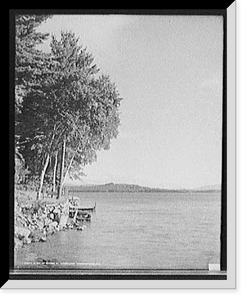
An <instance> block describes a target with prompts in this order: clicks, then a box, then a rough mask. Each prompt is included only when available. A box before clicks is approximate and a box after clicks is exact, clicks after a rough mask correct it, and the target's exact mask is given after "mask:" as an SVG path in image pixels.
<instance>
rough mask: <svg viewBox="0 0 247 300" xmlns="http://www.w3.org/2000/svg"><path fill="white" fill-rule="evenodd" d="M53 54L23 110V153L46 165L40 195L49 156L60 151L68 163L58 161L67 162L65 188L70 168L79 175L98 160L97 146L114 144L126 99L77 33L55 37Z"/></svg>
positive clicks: (40, 171)
mask: <svg viewBox="0 0 247 300" xmlns="http://www.w3.org/2000/svg"><path fill="white" fill-rule="evenodd" d="M48 58H49V59H45V60H44V65H43V68H44V69H45V72H44V73H43V74H45V76H43V79H42V80H41V81H39V82H38V84H36V85H35V86H33V87H32V88H31V89H29V90H28V91H27V93H26V95H25V96H24V97H23V103H22V109H21V125H22V126H20V128H21V129H22V138H23V141H24V143H23V147H22V153H23V156H27V157H28V159H27V161H29V160H30V162H31V161H32V160H34V159H35V158H36V161H38V162H39V165H41V166H42V167H41V168H39V166H36V171H38V172H39V173H40V185H39V189H38V194H37V197H38V198H39V197H40V192H41V190H42V186H43V182H44V177H45V173H46V171H47V169H48V167H49V162H50V159H51V157H52V156H54V155H55V154H56V153H57V151H58V150H59V149H63V151H64V153H63V155H62V157H64V158H65V162H64V163H63V159H60V161H59V163H60V166H61V165H63V164H64V166H65V168H64V169H65V171H63V167H62V171H61V176H60V182H59V191H60V190H61V188H62V186H63V183H64V176H65V175H67V174H69V173H70V170H73V172H72V173H73V174H74V175H75V172H76V170H79V169H81V168H79V166H83V165H86V164H87V163H91V162H92V161H94V160H95V159H96V152H97V151H98V150H100V149H102V148H103V149H108V148H109V146H110V140H111V139H112V138H115V137H116V136H117V134H118V130H117V129H118V125H119V112H118V108H119V105H120V102H121V98H120V96H119V93H118V91H117V89H116V86H115V84H113V83H111V81H110V78H109V77H108V76H105V75H99V74H98V73H99V69H98V68H97V67H96V65H95V64H93V60H94V59H93V56H92V55H91V54H90V53H88V52H87V51H86V49H82V47H81V46H79V45H78V38H76V37H75V35H74V34H73V33H71V32H62V33H61V38H60V40H58V39H56V38H55V37H54V36H53V37H52V41H51V53H50V54H49V57H48ZM65 141H66V148H65ZM62 145H63V147H62ZM54 166H55V164H54ZM53 173H54V172H53ZM53 182H54V180H53ZM58 194H59V195H60V192H59V193H58Z"/></svg>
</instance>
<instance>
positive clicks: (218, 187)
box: [195, 184, 221, 191]
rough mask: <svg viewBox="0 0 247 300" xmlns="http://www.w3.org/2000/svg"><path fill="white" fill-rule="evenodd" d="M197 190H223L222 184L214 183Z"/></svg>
mask: <svg viewBox="0 0 247 300" xmlns="http://www.w3.org/2000/svg"><path fill="white" fill-rule="evenodd" d="M195 190H196V191H221V185H220V184H214V185H205V186H201V187H199V188H197V189H195Z"/></svg>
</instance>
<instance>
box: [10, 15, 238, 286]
mask: <svg viewBox="0 0 247 300" xmlns="http://www.w3.org/2000/svg"><path fill="white" fill-rule="evenodd" d="M147 11H148V10H147ZM12 18H13V19H14V28H13V32H12V35H13V36H14V57H12V59H13V67H14V70H13V78H14V86H13V94H14V99H13V115H14V124H13V145H14V150H13V153H14V168H13V175H14V176H13V177H14V179H13V199H12V201H13V230H12V233H13V236H12V237H10V238H12V243H13V255H12V258H13V262H12V263H13V268H12V270H11V276H12V278H13V279H22V276H23V278H24V279H48V280H50V279H56V278H59V279H73V278H77V279H81V280H83V279H89V277H90V279H98V280H100V279H121V280H123V279H130V280H132V279H139V280H142V279H146V280H147V281H148V279H150V280H152V279H163V280H166V279H173V280H176V279H178V281H179V280H180V281H182V280H188V279H193V280H194V279H201V280H202V281H204V280H205V281H208V282H209V283H210V282H211V283H212V284H213V282H214V283H215V284H216V287H217V284H219V286H220V284H222V285H224V283H225V282H226V281H227V280H228V279H229V278H230V277H231V274H229V263H228V258H229V256H228V254H229V252H228V248H227V238H228V234H229V232H228V231H227V224H228V223H227V221H231V220H234V217H232V219H231V220H230V219H229V218H227V217H228V214H229V210H228V209H229V207H232V206H231V205H233V207H234V201H235V199H234V198H232V199H231V197H229V195H228V189H227V187H228V186H227V184H228V181H227V179H229V178H227V167H228V166H229V165H227V134H228V130H227V129H228V127H227V123H226V122H227V121H228V120H227V121H226V113H227V108H228V107H230V105H229V106H227V104H228V101H232V103H233V104H232V105H233V107H234V101H235V100H234V99H229V97H228V98H227V95H228V90H227V88H228V85H227V76H226V75H227V68H226V67H227V66H228V65H227V52H226V50H228V48H227V41H226V28H228V27H227V26H229V25H228V23H227V13H226V10H212V11H210V10H208V11H206V12H205V10H201V11H200V10H196V11H193V10H192V12H188V11H184V10H180V11H179V12H177V13H175V12H173V11H172V10H171V12H170V13H169V11H165V12H162V10H161V13H157V12H156V13H152V10H151V12H150V13H147V12H146V13H143V12H142V10H141V12H139V13H133V12H132V13H130V11H129V10H127V11H126V12H124V10H123V12H122V10H121V12H119V13H118V12H113V13H110V12H102V13H101V12H100V10H99V12H96V11H94V10H92V11H91V10H85V11H83V10H81V11H80V10H79V11H78V12H76V11H74V10H71V11H69V10H67V11H61V12H60V11H59V10H57V11H54V10H51V11H49V10H44V12H42V10H39V11H32V10H30V13H28V11H27V10H23V11H22V10H19V11H18V10H14V12H13V13H12ZM229 31H230V30H228V32H229ZM228 79H229V78H228ZM228 201H231V203H232V204H230V205H227V204H228ZM231 211H232V212H234V209H233V210H231ZM232 228H234V226H233V227H232ZM230 234H231V236H232V233H230ZM233 234H234V233H233ZM232 245H233V243H232ZM233 246H234V245H233ZM229 251H231V250H229ZM231 257H232V258H234V257H233V256H231ZM230 268H231V270H232V264H231V265H230ZM233 273H234V272H233ZM229 276H230V277H229ZM233 277H234V276H233ZM233 277H231V278H233ZM188 281H189V280H188ZM233 281H234V280H232V279H231V282H233Z"/></svg>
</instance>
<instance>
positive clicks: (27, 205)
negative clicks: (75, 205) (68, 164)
mask: <svg viewBox="0 0 247 300" xmlns="http://www.w3.org/2000/svg"><path fill="white" fill-rule="evenodd" d="M26 196H27V197H22V198H20V197H18V193H17V195H16V197H15V212H14V229H15V230H14V249H15V250H17V249H19V248H20V247H23V246H24V245H28V244H30V243H32V242H45V241H46V240H47V237H48V236H49V235H52V234H54V233H56V232H58V231H60V230H64V229H66V228H68V219H69V199H68V198H62V199H59V200H56V199H52V198H51V199H47V200H42V201H36V200H32V199H34V198H33V197H32V198H30V196H29V193H26Z"/></svg>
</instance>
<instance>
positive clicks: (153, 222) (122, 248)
mask: <svg viewBox="0 0 247 300" xmlns="http://www.w3.org/2000/svg"><path fill="white" fill-rule="evenodd" d="M75 195H77V196H78V197H79V198H80V199H81V200H80V201H81V203H80V204H81V205H83V206H93V205H94V203H95V202H96V203H97V207H96V212H95V213H92V220H91V222H90V223H88V222H87V223H86V225H87V227H86V228H85V230H84V231H77V230H68V231H61V232H59V233H57V234H54V235H52V236H50V237H49V238H48V240H47V242H45V243H32V244H30V245H27V246H25V247H24V248H21V249H20V250H18V251H17V253H15V263H16V266H17V267H26V266H28V267H30V266H31V267H42V268H43V267H44V268H45V267H47V265H44V264H40V263H39V262H40V261H42V260H46V261H53V262H55V267H61V266H62V267H70V266H72V267H73V268H99V269H101V268H157V269H158V268H161V269H162V268H165V269H184V268H186V269H187V268H189V269H191V268H192V269H207V268H208V264H209V263H219V262H220V210H221V201H220V193H78V194H75Z"/></svg>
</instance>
